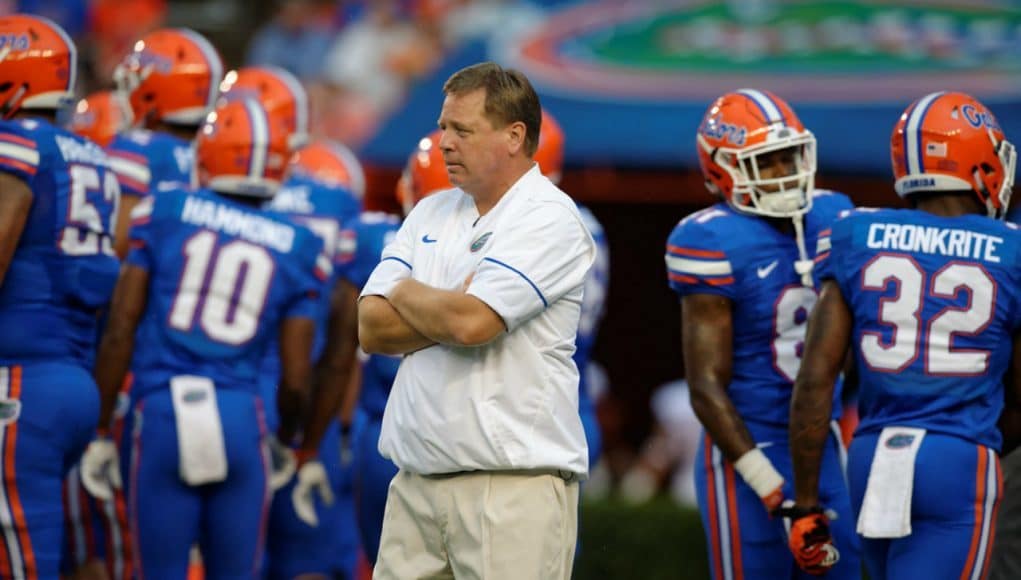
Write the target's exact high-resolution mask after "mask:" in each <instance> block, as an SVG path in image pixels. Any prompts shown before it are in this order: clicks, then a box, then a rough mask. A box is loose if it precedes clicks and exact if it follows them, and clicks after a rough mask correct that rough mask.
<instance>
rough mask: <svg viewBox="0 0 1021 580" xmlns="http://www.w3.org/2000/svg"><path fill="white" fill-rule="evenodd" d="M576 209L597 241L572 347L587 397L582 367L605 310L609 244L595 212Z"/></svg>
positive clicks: (608, 282) (586, 359) (587, 357)
mask: <svg viewBox="0 0 1021 580" xmlns="http://www.w3.org/2000/svg"><path fill="white" fill-rule="evenodd" d="M578 212H579V213H580V214H581V219H582V221H583V222H584V223H585V227H586V228H588V231H589V233H590V234H591V235H592V240H593V241H595V243H596V260H595V262H593V263H592V269H591V270H589V273H588V277H586V278H585V297H584V298H583V299H582V302H581V320H580V322H579V323H578V336H577V338H576V340H575V342H576V347H577V348H576V350H575V351H574V363H575V364H576V365H578V372H579V373H580V375H581V381H580V383H579V389H580V391H579V394H580V396H581V398H582V399H587V398H588V397H589V395H590V393H589V392H588V391H589V389H588V381H587V380H586V373H585V368H586V367H587V366H588V363H589V360H590V359H591V358H592V348H593V347H594V346H595V345H596V335H597V334H598V332H599V323H600V322H601V321H602V319H603V313H604V312H605V311H606V293H607V291H608V290H609V284H610V245H609V242H608V241H607V239H606V232H605V231H603V226H602V224H600V223H599V220H597V219H596V216H594V215H592V212H591V211H589V209H588V208H586V207H584V206H581V205H579V206H578Z"/></svg>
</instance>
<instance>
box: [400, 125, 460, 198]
mask: <svg viewBox="0 0 1021 580" xmlns="http://www.w3.org/2000/svg"><path fill="white" fill-rule="evenodd" d="M442 134H443V132H442V131H440V130H438V129H437V130H436V131H433V132H432V133H429V134H428V135H427V136H425V137H422V138H421V139H419V141H418V146H417V147H415V150H414V151H412V152H411V155H410V156H409V157H408V164H407V167H406V168H405V170H404V174H405V175H406V178H405V184H404V185H403V186H402V185H400V182H398V189H397V196H398V199H397V201H399V202H401V207H402V208H404V215H408V214H409V213H411V208H413V207H415V204H417V203H418V202H420V201H422V200H423V199H425V198H426V197H428V196H430V195H432V194H434V193H436V192H437V191H442V190H444V189H450V188H452V187H454V186H453V184H451V183H450V177H449V176H448V175H447V164H446V162H444V161H443V152H442V151H441V150H440V137H441V136H442Z"/></svg>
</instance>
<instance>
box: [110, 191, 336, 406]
mask: <svg viewBox="0 0 1021 580" xmlns="http://www.w3.org/2000/svg"><path fill="white" fill-rule="evenodd" d="M127 262H128V263H130V264H134V265H136V266H139V267H141V268H144V269H145V270H147V271H148V272H149V297H148V302H147V304H146V308H145V312H144V314H143V317H142V321H141V323H140V324H139V328H138V332H137V335H136V341H137V342H136V344H137V345H138V347H139V348H137V349H136V351H135V355H134V359H133V366H132V370H133V371H134V373H135V383H134V386H133V394H134V395H135V396H136V397H141V396H144V395H145V394H146V392H149V391H152V390H155V389H158V388H161V387H164V386H165V385H166V384H167V382H168V381H169V379H170V378H171V377H173V376H175V375H181V374H197V375H201V376H205V377H209V378H211V379H212V380H213V381H214V382H215V383H216V385H217V387H218V388H234V389H243V390H249V391H255V392H257V391H258V388H259V387H258V380H257V379H258V378H259V376H260V372H259V371H260V368H261V366H262V364H263V361H264V360H265V354H266V349H267V347H268V345H269V344H270V343H271V342H272V341H273V340H274V338H275V337H276V336H277V335H278V333H279V330H280V323H281V321H282V320H283V319H285V318H294V317H303V318H312V319H315V318H317V317H318V311H319V308H320V306H319V300H320V297H321V296H322V294H323V293H324V292H325V282H326V280H327V279H328V277H329V276H331V275H332V268H331V265H330V262H329V259H328V258H327V257H326V256H325V255H324V254H323V244H322V242H321V241H320V240H319V238H317V237H316V236H315V235H313V234H312V233H311V232H310V231H308V230H307V229H305V228H303V227H300V226H297V225H296V224H294V223H292V222H290V221H289V220H287V219H286V218H284V217H282V216H279V215H275V214H273V213H271V212H266V211H264V210H259V209H256V208H252V207H249V206H246V205H242V204H240V203H236V202H234V201H232V200H229V199H227V198H225V197H222V196H219V195H216V194H214V193H211V192H208V191H204V190H200V191H196V192H188V191H186V190H168V191H165V192H163V193H161V194H160V195H157V196H151V197H148V198H145V199H144V200H143V201H142V202H140V204H139V206H138V208H137V211H135V212H133V215H132V227H131V252H130V253H129V254H128V257H127Z"/></svg>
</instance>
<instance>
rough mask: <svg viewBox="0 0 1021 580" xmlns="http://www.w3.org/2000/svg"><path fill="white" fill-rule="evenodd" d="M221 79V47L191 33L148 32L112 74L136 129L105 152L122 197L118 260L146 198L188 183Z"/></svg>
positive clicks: (176, 30)
mask: <svg viewBox="0 0 1021 580" xmlns="http://www.w3.org/2000/svg"><path fill="white" fill-rule="evenodd" d="M222 78H223V62H222V61H221V60H220V55H219V53H218V52H217V51H216V48H214V47H213V45H212V44H210V42H209V41H208V40H206V38H205V37H204V36H202V35H201V34H199V33H197V32H195V31H194V30H190V29H187V28H164V29H160V30H156V31H153V32H150V33H149V34H146V35H145V36H143V37H142V38H141V39H140V40H139V41H138V42H136V43H135V46H134V48H133V50H132V51H131V52H130V53H129V54H128V55H127V56H125V57H124V60H123V61H122V62H121V63H120V64H119V65H118V66H117V68H116V70H115V71H114V80H115V81H116V83H117V87H118V91H119V92H120V93H121V94H123V95H125V98H126V99H127V101H128V105H129V108H130V114H131V119H132V125H133V129H132V130H129V131H125V132H123V133H121V134H119V135H117V136H116V137H114V139H113V140H112V141H111V143H110V145H109V146H108V147H107V150H108V152H109V154H110V159H111V162H112V163H113V166H114V170H115V171H116V172H117V178H118V180H119V181H120V185H121V191H123V193H124V201H123V203H124V211H123V212H121V217H120V219H119V220H118V223H117V236H116V237H117V254H118V255H119V256H121V257H123V256H125V255H127V252H128V245H127V244H128V226H129V225H130V214H131V208H133V207H134V206H135V204H136V203H138V201H139V200H140V199H141V198H142V197H144V196H146V195H150V194H153V193H156V192H158V191H160V190H162V189H167V188H173V187H175V186H178V185H181V184H185V185H187V184H189V183H190V182H191V172H192V165H193V162H194V154H193V153H192V141H193V140H194V139H195V132H196V131H197V130H198V127H199V125H200V124H202V121H203V120H204V119H205V117H206V114H207V113H209V111H211V110H212V108H213V106H214V105H215V103H216V100H217V97H218V96H219V84H220V81H221V80H222Z"/></svg>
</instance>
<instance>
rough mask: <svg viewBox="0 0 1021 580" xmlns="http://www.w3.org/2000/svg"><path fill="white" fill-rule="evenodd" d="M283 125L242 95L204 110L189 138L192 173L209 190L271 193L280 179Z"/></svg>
mask: <svg viewBox="0 0 1021 580" xmlns="http://www.w3.org/2000/svg"><path fill="white" fill-rule="evenodd" d="M288 156H289V149H288V146H287V128H286V127H285V125H284V122H283V120H282V119H280V118H279V117H271V116H269V115H267V114H266V111H264V110H263V109H262V107H261V106H260V105H259V103H258V102H256V101H254V100H252V99H243V100H239V101H234V102H233V103H228V104H226V105H224V106H223V107H221V108H219V109H217V110H216V111H214V112H212V113H209V117H208V118H207V119H206V122H205V124H204V125H202V128H201V129H199V132H198V137H196V139H195V178H196V181H197V182H198V185H199V186H201V187H208V188H209V189H212V190H214V191H220V192H225V193H232V194H235V195H246V196H251V197H258V198H271V197H273V195H274V194H275V193H276V190H277V188H278V187H280V182H281V181H283V178H284V172H285V171H286V169H287V159H288Z"/></svg>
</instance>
